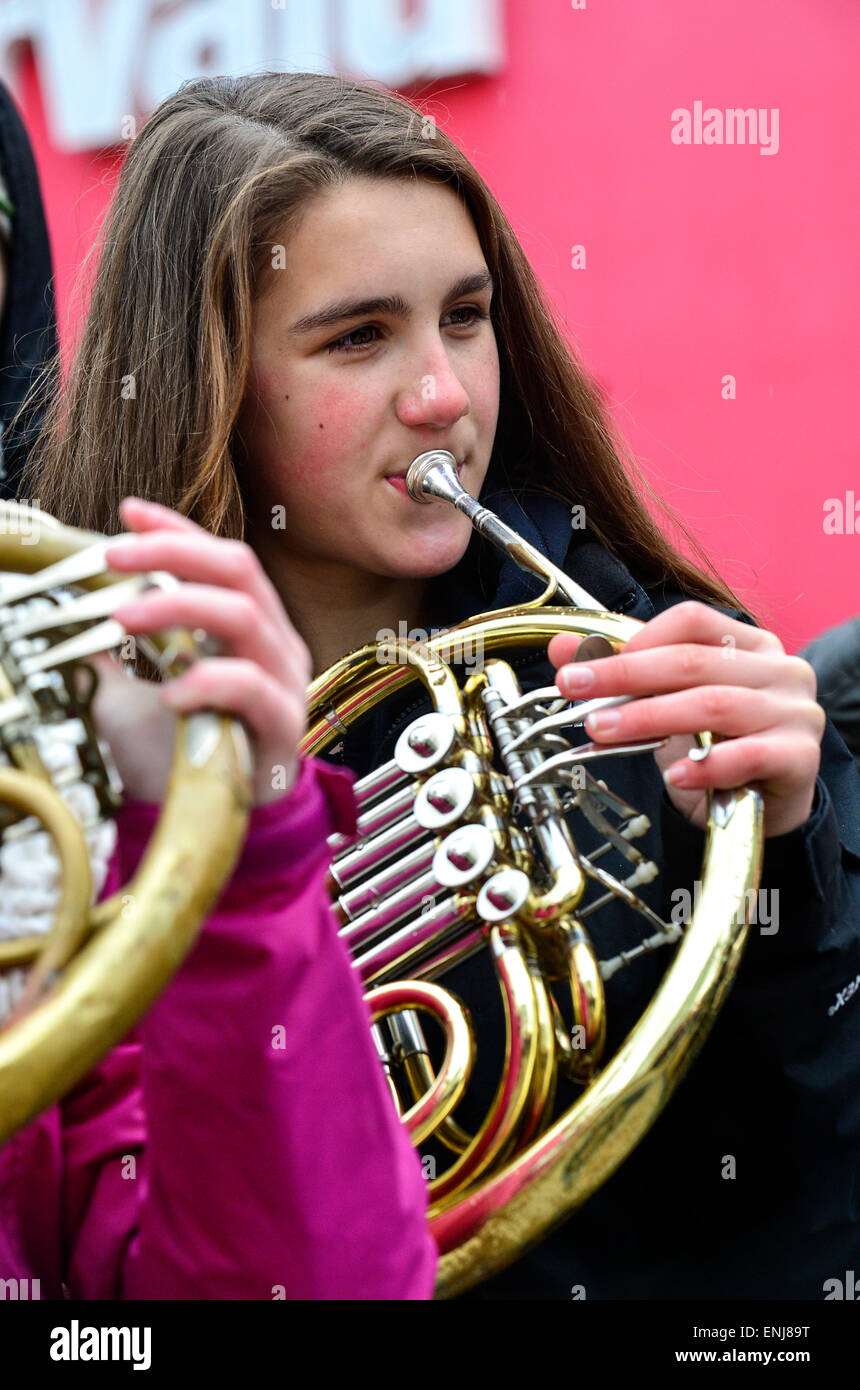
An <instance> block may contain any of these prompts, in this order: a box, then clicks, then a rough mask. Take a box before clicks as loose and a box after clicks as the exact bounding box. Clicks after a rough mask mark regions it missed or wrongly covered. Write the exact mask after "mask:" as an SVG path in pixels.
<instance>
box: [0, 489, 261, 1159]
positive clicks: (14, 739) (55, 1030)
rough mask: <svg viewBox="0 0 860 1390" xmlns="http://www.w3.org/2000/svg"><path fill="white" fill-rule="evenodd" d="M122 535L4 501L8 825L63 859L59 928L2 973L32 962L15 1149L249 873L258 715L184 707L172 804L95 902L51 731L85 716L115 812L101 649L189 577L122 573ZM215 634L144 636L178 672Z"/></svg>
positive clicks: (17, 1015)
mask: <svg viewBox="0 0 860 1390" xmlns="http://www.w3.org/2000/svg"><path fill="white" fill-rule="evenodd" d="M111 539H113V540H115V539H116V538H115V537H113V538H111ZM108 544H109V540H108V539H106V538H105V537H103V536H97V535H93V534H91V533H89V532H85V531H80V530H76V529H73V528H70V527H66V526H61V525H60V524H59V523H58V522H56V521H55V520H54V519H53V518H51V517H49V516H47V515H46V514H45V513H43V512H41V511H40V510H39V509H38V508H32V507H26V506H23V505H20V504H17V503H11V502H4V503H2V504H0V571H4V572H5V573H2V574H0V746H2V749H3V751H4V753H5V755H6V758H7V760H8V764H9V765H8V767H3V768H2V769H0V829H2V831H3V838H4V841H5V842H6V843H8V842H10V841H11V840H13V839H14V838H15V837H18V838H19V839H21V840H22V841H23V839H24V837H25V836H26V835H27V834H29V833H31V832H32V831H33V830H34V829H35V830H38V829H42V830H44V831H47V833H48V835H49V836H50V839H51V842H52V844H53V848H54V850H55V852H56V855H57V857H58V859H59V861H60V867H61V877H60V884H59V893H58V901H57V907H56V914H55V918H54V922H53V926H52V928H51V929H50V931H49V932H48V933H47V934H46V935H45V934H42V935H29V936H23V937H17V938H12V939H8V940H3V941H0V971H4V970H9V969H11V968H17V969H26V968H27V967H30V968H29V974H28V975H27V978H26V983H25V986H24V991H23V994H22V995H21V996H20V997H19V998H18V1000H17V1002H16V1003H15V1005H14V1008H13V1010H12V1013H11V1015H10V1016H9V1017H8V1018H7V1019H6V1021H5V1024H0V1143H2V1142H3V1141H4V1140H6V1139H7V1138H8V1137H9V1136H10V1135H12V1134H13V1133H14V1132H15V1131H16V1130H18V1129H20V1128H21V1127H22V1126H23V1125H25V1124H27V1123H28V1122H29V1121H30V1120H31V1119H33V1118H34V1117H35V1116H36V1115H38V1114H39V1113H40V1111H42V1110H43V1109H45V1107H46V1106H48V1105H50V1104H52V1103H53V1102H54V1101H55V1100H57V1099H58V1098H59V1097H61V1096H63V1095H65V1094H66V1092H67V1091H69V1090H70V1089H71V1088H72V1087H73V1086H74V1085H75V1084H76V1083H77V1082H78V1081H79V1080H80V1079H81V1078H82V1077H83V1076H84V1075H85V1074H86V1073H87V1072H88V1071H89V1070H90V1069H91V1068H92V1067H93V1066H94V1065H95V1064H96V1063H97V1062H98V1061H99V1060H100V1058H101V1057H102V1056H103V1055H104V1054H105V1053H106V1052H107V1051H108V1050H109V1049H110V1048H111V1047H112V1046H113V1045H114V1044H115V1043H117V1042H118V1041H119V1040H120V1039H121V1038H122V1037H123V1036H124V1035H125V1034H126V1033H127V1032H128V1030H129V1029H130V1028H131V1027H132V1026H133V1025H134V1024H135V1023H136V1022H137V1021H138V1019H139V1018H140V1017H141V1016H142V1015H143V1014H144V1013H145V1012H146V1010H147V1009H148V1008H149V1006H150V1005H151V1004H152V1003H153V1001H154V1000H155V999H156V998H157V996H158V995H159V994H160V993H161V991H162V990H163V988H164V987H165V985H166V984H167V983H168V981H169V980H170V979H171V977H172V976H173V974H174V973H175V972H176V970H177V969H178V968H179V966H180V965H181V963H182V961H183V959H184V958H185V956H186V955H187V953H188V951H189V950H190V949H191V946H192V945H193V943H194V940H195V937H196V935H197V932H198V930H199V928H200V926H201V925H202V923H203V922H204V920H205V918H206V916H207V915H208V913H209V911H210V910H211V908H212V906H213V904H214V902H215V900H216V898H217V897H218V894H219V893H220V891H221V888H222V887H223V885H224V884H225V883H226V881H227V880H228V879H229V877H230V874H231V873H232V871H233V867H234V865H235V862H236V860H237V858H238V855H239V852H240V850H241V847H242V843H243V840H244V837H245V830H246V825H247V819H248V814H249V811H250V807H251V801H252V794H251V772H252V765H251V756H250V747H249V743H248V739H247V735H246V733H245V730H244V727H243V726H242V724H241V723H240V722H239V721H238V720H235V719H230V718H226V717H224V716H222V715H219V714H215V713H208V712H201V713H195V714H192V715H190V716H187V717H181V718H180V719H179V720H178V723H177V732H176V739H175V744H174V750H173V762H172V765H171V772H170V780H169V784H168V787H167V792H166V796H165V800H164V805H163V807H162V811H161V815H160V818H159V821H158V824H157V826H156V828H155V831H154V833H153V836H152V839H151V840H150V843H149V845H148V847H147V850H146V853H145V855H144V857H143V859H142V860H141V863H140V865H139V868H138V870H137V872H136V874H135V876H134V879H133V880H132V881H131V882H130V883H128V884H127V885H126V886H125V887H124V888H122V889H121V890H120V892H119V893H116V894H114V895H113V896H112V897H110V898H109V899H107V900H105V901H102V902H99V903H97V904H93V903H92V901H91V899H92V896H93V885H92V876H91V872H90V863H89V857H88V853H87V844H86V839H85V834H84V827H83V826H82V824H81V823H80V821H79V820H78V818H77V817H76V816H75V815H74V814H73V812H72V810H71V809H70V808H69V806H68V805H67V804H66V801H65V800H64V799H63V797H62V795H61V794H60V791H59V790H58V789H57V788H56V787H55V786H54V783H53V781H52V777H51V775H50V774H49V771H48V769H47V768H46V766H45V763H44V761H43V759H42V757H41V755H40V750H39V746H38V742H37V740H36V738H35V732H36V730H37V729H38V728H40V727H41V728H44V727H46V726H47V725H50V724H57V725H60V724H63V725H66V724H67V721H69V720H72V721H74V720H79V721H80V733H81V737H80V738H79V740H78V742H77V758H78V761H79V766H78V767H77V769H76V770H75V769H73V771H74V772H75V777H76V778H77V780H78V781H79V782H80V783H83V784H84V785H86V786H89V787H91V788H92V790H93V793H94V798H95V802H96V805H97V808H98V809H97V812H96V813H95V815H96V819H97V820H101V819H103V818H105V817H107V816H110V815H111V814H112V813H113V812H114V811H115V810H116V808H117V806H118V804H119V796H118V782H117V778H116V773H115V771H114V770H113V768H112V766H111V764H110V761H106V760H105V755H104V750H103V749H102V747H101V746H100V743H99V741H98V739H97V737H96V731H95V728H94V725H93V721H92V717H91V703H92V696H93V694H94V691H95V687H96V675H95V672H94V670H93V668H92V667H91V666H88V665H87V659H88V658H90V657H92V656H94V655H95V654H96V653H98V652H102V651H108V650H110V649H111V648H112V647H115V646H118V645H119V644H120V642H121V641H122V640H123V639H124V638H125V637H126V634H125V630H124V629H123V628H122V627H121V626H120V624H119V623H117V622H116V620H115V619H113V618H112V617H111V614H112V612H113V610H114V608H115V607H117V606H118V605H119V604H120V603H121V602H127V601H128V600H129V599H130V598H131V597H133V596H134V595H135V594H137V593H140V592H141V591H142V589H143V588H144V587H146V586H147V585H148V584H156V585H159V586H161V587H162V588H167V587H171V586H173V585H175V584H176V583H177V581H176V580H175V579H174V578H173V577H172V576H171V575H168V574H153V575H148V576H144V575H135V576H131V577H130V576H128V575H125V574H118V573H113V572H111V571H110V570H109V569H108V568H107V567H106V565H105V561H104V550H105V547H106V546H107V545H108ZM79 591H80V592H79ZM203 638H204V635H203V634H200V633H194V634H192V633H190V632H188V631H185V630H183V629H171V630H170V631H169V632H165V633H160V634H157V635H156V636H155V637H153V638H151V639H150V638H138V639H137V641H138V645H139V646H140V647H141V649H142V650H143V651H144V652H145V654H146V655H148V656H149V657H150V658H151V659H152V660H153V661H155V662H156V663H158V664H159V665H160V667H161V669H162V670H163V671H164V672H165V673H166V674H167V675H177V674H179V672H180V671H181V670H183V669H185V667H186V666H187V664H188V663H189V662H191V661H194V660H196V659H197V657H198V656H199V655H200V654H201V651H202V650H204V648H203V646H202V645H201V642H202V640H203Z"/></svg>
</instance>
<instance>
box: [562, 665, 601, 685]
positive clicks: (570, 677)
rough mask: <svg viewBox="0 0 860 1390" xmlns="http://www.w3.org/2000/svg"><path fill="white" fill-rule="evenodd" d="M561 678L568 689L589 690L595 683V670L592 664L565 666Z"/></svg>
mask: <svg viewBox="0 0 860 1390" xmlns="http://www.w3.org/2000/svg"><path fill="white" fill-rule="evenodd" d="M561 679H562V683H563V685H564V687H565V689H566V690H587V689H588V687H589V686H590V685H594V672H593V670H592V669H591V667H590V666H565V668H564V670H563V671H562V673H561Z"/></svg>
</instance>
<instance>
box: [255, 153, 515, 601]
mask: <svg viewBox="0 0 860 1390" xmlns="http://www.w3.org/2000/svg"><path fill="white" fill-rule="evenodd" d="M285 241H286V237H285ZM272 260H273V267H279V266H281V265H282V268H273V269H272V271H271V272H270V275H269V279H268V282H267V284H266V286H265V288H264V290H263V293H262V295H261V296H260V298H259V299H258V300H257V302H256V304H255V306H254V330H253V344H252V364H251V371H250V374H249V378H248V384H247V389H246V393H245V399H244V402H243V409H242V416H241V419H240V422H239V428H240V432H241V435H242V440H243V442H244V445H245V448H246V451H247V455H248V459H249V463H250V467H251V468H252V469H253V472H254V479H253V490H254V495H255V503H256V506H257V507H258V508H259V511H258V521H257V524H260V517H262V524H263V525H265V524H267V522H271V524H273V525H274V526H275V528H276V529H275V530H274V532H273V535H274V537H275V539H276V540H278V541H280V529H282V531H283V540H284V542H285V543H286V547H287V549H286V551H285V552H282V553H285V554H288V555H289V556H290V559H291V561H292V560H293V559H296V560H299V561H300V562H303V563H304V564H305V565H311V566H314V567H316V568H318V569H319V568H320V567H322V571H323V572H326V571H328V570H340V569H341V568H343V567H345V568H346V569H347V570H348V571H352V572H355V571H357V572H358V573H356V574H355V579H356V580H358V579H359V575H360V574H365V575H377V576H386V577H389V578H406V577H410V578H429V577H431V576H433V575H437V574H443V573H445V571H447V570H449V569H450V568H451V567H452V565H454V564H456V563H457V561H458V560H459V559H460V558H461V556H462V555H463V553H464V552H465V550H466V547H467V545H468V543H469V537H470V535H471V531H472V527H471V523H470V522H469V521H468V520H467V518H466V517H464V516H463V515H462V514H461V513H460V512H458V511H456V510H455V509H454V508H453V507H451V506H450V505H449V504H448V503H443V502H433V503H430V504H428V505H424V506H422V505H420V504H418V503H416V502H413V501H412V499H411V498H410V497H409V496H408V494H407V492H406V487H405V483H403V482H402V481H400V482H391V481H390V478H391V476H392V475H394V474H400V475H401V478H402V475H403V474H405V472H406V469H407V467H408V466H409V464H410V463H411V461H412V459H413V458H414V457H415V455H416V454H419V453H422V452H423V451H425V450H427V449H434V448H441V449H449V450H450V451H451V453H452V454H453V455H454V457H455V458H456V459H457V460H458V462H460V461H464V466H463V468H462V469H461V471H460V477H461V480H462V482H463V485H464V487H466V488H467V489H468V490H469V492H471V493H472V494H473V495H475V496H477V494H478V492H479V491H480V488H481V485H482V483H483V481H484V476H485V474H486V471H487V466H488V464H489V460H490V452H491V450H492V446H493V438H494V435H495V430H496V420H497V416H498V407H499V357H498V351H497V348H496V339H495V334H494V332H493V328H492V325H491V323H490V319H489V308H490V299H491V294H492V285H491V283H490V274H489V271H488V268H487V264H486V261H485V260H484V256H483V253H482V251H481V246H480V242H479V240H478V236H477V233H476V231H475V227H474V224H473V222H472V219H471V217H470V216H469V214H468V213H467V212H466V211H465V210H464V208H463V206H462V205H461V203H460V201H459V199H458V198H457V196H456V194H455V193H454V192H453V191H452V190H451V189H450V188H448V187H445V186H442V185H434V184H430V183H427V182H425V181H416V182H414V183H412V182H406V181H401V180H397V181H395V180H375V179H364V178H362V179H353V180H351V181H349V182H348V183H346V184H345V185H343V186H341V187H340V188H337V189H333V190H331V191H327V192H326V193H325V194H322V195H319V196H318V197H316V198H315V199H314V200H313V201H312V202H311V203H310V204H309V206H308V207H307V209H306V210H305V213H304V215H303V218H302V220H301V222H300V224H299V228H298V230H297V231H294V233H293V235H292V236H291V237H290V238H289V241H288V242H287V244H286V246H285V247H283V248H279V247H277V246H274V247H273V248H272ZM273 508H275V509H277V510H276V511H275V512H274V513H273V511H272V509H273ZM279 550H280V544H279ZM347 578H349V576H348V575H343V574H340V575H339V580H340V582H343V580H344V579H347Z"/></svg>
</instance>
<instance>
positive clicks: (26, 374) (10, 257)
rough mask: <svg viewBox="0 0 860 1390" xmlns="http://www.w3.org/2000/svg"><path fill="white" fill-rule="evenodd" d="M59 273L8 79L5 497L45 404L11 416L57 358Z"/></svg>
mask: <svg viewBox="0 0 860 1390" xmlns="http://www.w3.org/2000/svg"><path fill="white" fill-rule="evenodd" d="M52 276H53V269H52V265H51V248H50V244H49V241H48V231H47V227H46V225H45V212H44V208H43V206H42V194H41V191H40V189H39V176H38V174H37V172H36V165H35V161H34V159H33V151H32V148H31V145H30V138H29V136H28V134H27V131H26V129H25V126H24V122H23V121H22V119H21V116H20V114H19V112H18V108H17V106H16V105H15V102H14V100H13V99H12V97H11V95H10V93H9V91H8V89H7V88H6V87H5V86H4V85H3V83H2V82H0V498H2V497H9V498H13V497H14V496H15V495H16V492H17V489H18V484H19V480H20V476H21V470H22V468H23V466H24V461H25V459H26V457H27V450H28V448H29V445H30V442H31V441H32V439H33V438H34V437H35V435H36V433H37V432H38V429H39V424H40V421H41V413H42V412H41V408H40V407H37V408H35V409H34V410H32V411H30V412H27V413H20V414H18V418H17V419H16V420H15V426H14V429H12V430H10V428H9V427H10V425H11V422H12V420H13V418H14V417H15V415H16V413H17V412H18V409H19V407H20V405H21V402H22V401H23V400H24V397H25V396H26V394H27V391H28V390H29V388H30V387H31V386H32V385H33V383H34V381H35V380H36V379H37V378H38V377H39V375H40V374H41V373H42V372H43V371H44V370H45V368H46V366H49V364H52V363H53V364H55V365H56V360H55V359H56V349H57V331H56V322H55V315H54V289H53V281H52ZM49 370H50V366H49Z"/></svg>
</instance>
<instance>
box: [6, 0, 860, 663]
mask: <svg viewBox="0 0 860 1390" xmlns="http://www.w3.org/2000/svg"><path fill="white" fill-rule="evenodd" d="M505 34H506V47H507V54H508V57H507V61H506V63H505V66H504V69H503V71H501V72H500V74H499V75H498V76H494V77H468V76H464V77H462V78H459V77H458V78H453V79H450V80H446V81H443V82H438V83H436V84H435V85H433V86H422V87H421V88H420V89H413V90H412V93H411V94H412V95H415V96H418V97H419V98H420V100H421V101H422V103H425V104H426V106H427V109H428V110H429V111H430V112H431V113H432V114H433V115H435V117H436V119H437V121H438V123H439V124H440V125H442V126H443V127H444V129H445V130H446V131H447V132H448V133H449V134H450V135H451V136H452V137H453V139H454V140H456V141H457V143H458V144H459V145H461V146H462V148H463V149H464V150H465V151H466V153H467V154H468V155H469V157H470V158H471V159H472V160H473V161H474V163H475V164H476V165H477V167H478V168H479V169H480V171H481V173H482V174H483V175H484V177H485V178H486V180H487V182H488V183H489V185H490V186H491V188H492V189H493V190H494V192H495V193H496V195H497V196H498V198H499V200H500V202H501V204H502V206H503V207H504V209H505V211H506V212H507V214H508V216H509V217H510V219H511V222H512V223H513V225H514V228H515V230H516V231H517V233H518V235H519V236H520V238H521V240H522V243H523V245H524V247H525V250H526V253H527V255H528V256H529V258H530V259H531V261H532V263H533V265H534V267H535V269H536V272H537V274H538V276H539V278H540V279H541V281H542V282H543V284H544V285H545V287H546V288H547V290H548V293H549V296H550V298H551V300H552V302H553V303H554V304H555V306H556V307H557V309H558V312H559V314H560V315H561V317H562V318H563V319H564V320H565V321H566V323H567V325H568V327H569V330H570V332H571V334H572V336H573V338H574V340H575V341H576V343H577V344H578V346H579V350H580V352H581V354H582V356H583V358H584V360H585V362H586V363H587V365H588V366H589V367H590V369H591V370H592V371H593V373H594V374H595V376H596V377H597V379H598V381H599V382H600V384H601V386H602V387H603V389H604V391H605V392H606V394H607V395H608V397H609V399H610V401H611V403H612V406H613V410H614V412H615V415H616V418H617V420H618V422H619V424H620V426H621V428H622V429H623V431H624V433H625V434H626V435H627V437H628V439H629V440H630V442H631V444H632V446H633V448H634V450H635V452H636V453H637V455H638V457H639V458H640V460H641V461H642V463H643V465H644V467H645V469H646V472H647V474H648V476H649V478H650V479H651V481H652V483H653V484H654V486H655V487H656V488H657V489H658V490H660V491H661V492H662V493H663V494H664V495H665V496H666V497H667V498H668V500H669V501H670V502H671V503H672V504H673V505H674V506H676V507H677V508H678V509H679V510H680V511H681V512H682V514H683V515H684V516H685V518H686V519H687V520H688V521H689V523H690V524H691V526H692V528H693V530H694V531H695V533H696V534H697V535H698V536H699V538H700V539H701V540H702V542H703V544H704V545H705V547H706V548H707V549H708V551H709V552H710V554H711V555H712V557H713V558H714V559H715V561H716V562H717V564H718V566H719V568H720V569H721V571H722V573H723V574H724V575H725V577H726V578H727V579H728V580H729V582H730V583H731V584H733V585H734V586H735V587H736V588H738V589H740V590H741V591H742V592H743V593H744V594H745V596H746V597H747V600H748V602H749V603H750V604H751V606H752V607H753V609H754V611H756V612H757V613H758V614H759V616H760V617H761V619H762V620H763V621H764V622H765V623H766V625H768V626H770V627H772V628H773V630H774V631H776V632H777V633H778V634H779V636H780V637H781V638H782V640H783V642H784V643H785V645H786V647H787V649H788V650H789V651H794V650H796V649H797V647H798V646H800V645H802V643H803V642H805V641H806V640H808V639H809V638H810V637H812V636H814V635H815V634H816V633H817V632H818V631H820V630H821V629H822V628H824V627H826V626H829V625H830V624H832V623H835V622H838V621H841V620H843V619H844V618H846V617H849V616H851V615H853V614H854V613H855V611H857V610H858V609H860V584H858V577H860V562H858V557H860V518H858V522H857V533H856V534H855V532H854V530H853V528H850V527H849V524H848V523H846V526H845V528H844V529H845V534H838V533H837V534H832V533H830V532H829V531H825V529H824V522H825V519H826V516H827V515H828V513H829V512H830V511H832V508H827V510H825V504H826V503H827V501H828V499H831V498H839V499H840V500H842V501H843V502H844V500H845V498H846V494H848V495H849V496H850V495H851V490H852V489H853V490H854V491H855V492H856V494H857V499H858V503H860V474H858V469H857V466H856V462H855V460H856V452H855V440H854V434H855V424H854V420H853V414H854V407H855V401H856V396H857V390H856V377H857V367H858V362H857V351H856V323H857V309H858V294H857V289H858V267H857V255H856V248H857V241H858V226H857V216H856V214H857V202H858V198H857V178H856V171H857V168H858V120H857V104H856V90H857V72H858V68H860V7H858V6H857V4H856V3H855V0H772V3H771V2H770V0H722V2H721V3H720V4H719V5H708V6H705V5H702V4H699V3H695V2H693V3H690V0H688V3H686V4H679V3H678V0H649V3H648V4H643V3H639V0H623V3H622V2H621V0H615V3H599V2H598V0H586V8H585V9H584V10H583V9H574V8H573V7H572V5H571V4H570V3H568V0H540V2H539V3H531V0H530V3H525V0H508V3H507V5H506V8H505ZM409 94H410V93H407V95H409ZM17 95H18V98H19V101H20V104H21V107H22V110H23V112H24V115H25V119H26V120H27V123H28V126H29V129H30V131H31V134H32V138H33V141H34V145H35V150H36V158H37V162H38V165H39V170H40V175H41V177H42V180H43V189H44V194H45V201H46V206H47V214H48V222H49V227H50V231H51V236H52V241H53V247H54V256H55V267H56V277H57V294H58V306H59V314H60V327H61V333H62V335H63V338H64V341H65V342H68V341H69V331H70V328H71V326H72V325H73V323H74V320H75V318H76V315H77V314H78V312H79V305H78V304H77V303H76V302H75V297H74V294H73V289H74V286H75V282H76V277H77V274H78V269H79V265H80V261H81V258H82V256H83V254H84V252H85V251H86V249H87V247H88V246H89V245H90V243H91V241H92V237H93V232H94V228H95V227H96V225H97V222H98V219H99V217H100V215H101V212H102V210H103V208H104V205H105V202H106V200H107V198H108V196H109V194H110V190H111V187H112V184H113V180H114V177H115V170H116V163H117V156H118V153H119V151H117V150H111V151H104V152H94V153H88V154H83V155H82V154H68V153H63V152H60V151H58V150H56V149H55V148H53V147H52V145H51V142H50V140H49V138H48V134H47V131H46V126H45V119H44V114H43V110H42V102H41V97H40V92H39V83H38V77H37V74H36V71H35V68H34V66H33V63H32V60H31V59H29V58H25V60H24V63H23V65H22V68H21V70H20V76H19V82H18V87H17ZM697 101H701V102H703V104H704V106H705V107H713V108H717V109H720V110H725V109H726V108H730V107H742V108H751V107H752V108H756V109H759V108H762V109H765V110H767V111H768V113H770V111H771V110H772V109H773V108H776V109H778V112H779V118H778V119H779V144H778V150H776V152H775V153H772V154H767V153H763V152H762V148H761V146H753V145H750V144H747V145H744V146H741V145H739V144H735V145H729V144H722V145H721V144H710V145H709V144H698V145H697V144H689V145H680V144H676V143H674V142H673V140H672V138H671V131H672V127H673V121H672V112H673V111H675V110H676V109H678V108H686V109H688V110H690V111H692V110H693V107H694V103H695V102H697ZM768 131H771V132H772V127H771V125H770V124H769V125H768ZM768 139H769V140H770V142H771V143H772V144H775V141H773V135H772V133H771V134H770V135H769V137H768ZM766 143H767V141H766V140H765V138H764V137H762V144H766ZM574 246H583V247H584V248H585V268H578V269H575V268H573V267H572V265H571V259H572V257H571V248H572V247H574ZM727 376H731V377H733V378H734V379H735V383H736V385H735V392H736V396H735V398H734V399H731V398H726V393H725V388H724V384H723V383H724V378H726V377H727Z"/></svg>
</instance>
